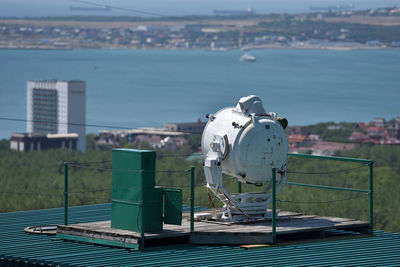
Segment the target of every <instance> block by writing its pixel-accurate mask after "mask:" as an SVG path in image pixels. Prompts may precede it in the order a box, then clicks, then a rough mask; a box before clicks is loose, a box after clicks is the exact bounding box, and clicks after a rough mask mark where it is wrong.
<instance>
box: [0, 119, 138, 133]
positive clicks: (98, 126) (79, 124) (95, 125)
mask: <svg viewBox="0 0 400 267" xmlns="http://www.w3.org/2000/svg"><path fill="white" fill-rule="evenodd" d="M0 120H4V121H20V122H37V123H47V124H58V125H59V124H61V125H73V126H86V127H96V128H113V129H115V128H117V129H124V130H131V129H133V128H132V127H125V126H111V125H99V124H84V123H71V122H57V121H42V120H27V119H18V118H8V117H0Z"/></svg>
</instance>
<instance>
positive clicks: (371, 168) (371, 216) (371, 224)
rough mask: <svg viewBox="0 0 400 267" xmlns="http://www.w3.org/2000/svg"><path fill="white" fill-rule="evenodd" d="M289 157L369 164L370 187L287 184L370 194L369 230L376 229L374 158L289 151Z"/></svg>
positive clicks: (273, 222) (273, 226) (274, 239)
mask: <svg viewBox="0 0 400 267" xmlns="http://www.w3.org/2000/svg"><path fill="white" fill-rule="evenodd" d="M288 157H297V158H311V159H321V160H334V161H342V162H357V163H364V164H366V165H367V166H369V183H368V186H369V188H368V189H357V188H347V187H336V186H326V185H315V184H304V183H295V182H287V183H286V184H288V185H293V186H302V187H308V188H319V189H327V190H340V191H348V192H357V193H366V194H368V196H369V227H370V230H369V231H370V233H373V230H374V173H373V171H374V162H373V161H372V160H369V159H356V158H345V157H328V156H316V155H309V154H298V153H288ZM272 242H273V243H276V169H275V168H273V169H272Z"/></svg>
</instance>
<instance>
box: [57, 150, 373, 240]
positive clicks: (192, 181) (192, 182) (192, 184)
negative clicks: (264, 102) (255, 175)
mask: <svg viewBox="0 0 400 267" xmlns="http://www.w3.org/2000/svg"><path fill="white" fill-rule="evenodd" d="M288 157H297V158H311V159H321V160H334V161H342V162H358V163H364V164H366V165H367V166H369V188H368V189H357V188H346V187H336V186H325V185H316V184H305V183H296V182H287V184H288V185H292V186H301V187H308V188H319V189H326V190H340V191H349V192H357V193H366V194H368V196H369V226H370V233H372V232H373V229H374V212H373V207H374V206H373V204H374V203H373V201H374V198H373V192H374V190H373V164H374V162H373V161H372V160H369V159H357V158H345V157H328V156H316V155H309V154H297V153H288ZM186 172H189V173H190V199H189V200H190V232H194V207H195V206H194V204H195V190H194V188H195V179H194V178H195V168H194V167H191V168H190V169H189V170H186ZM237 190H238V192H239V193H241V192H242V187H241V183H240V182H238V188H237ZM68 194H69V193H68V162H64V224H65V225H67V224H68ZM142 218H143V216H142ZM141 236H142V237H143V236H144V233H143V230H142V231H141ZM142 240H144V238H142ZM276 241H277V239H276V169H275V168H273V169H272V243H274V244H275V243H276ZM142 248H144V244H142Z"/></svg>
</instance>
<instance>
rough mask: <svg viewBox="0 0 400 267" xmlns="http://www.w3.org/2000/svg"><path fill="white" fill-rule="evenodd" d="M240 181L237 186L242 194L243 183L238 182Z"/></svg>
mask: <svg viewBox="0 0 400 267" xmlns="http://www.w3.org/2000/svg"><path fill="white" fill-rule="evenodd" d="M237 183H238V188H237V191H238V193H239V194H240V193H242V183H241V182H239V181H238V182H237Z"/></svg>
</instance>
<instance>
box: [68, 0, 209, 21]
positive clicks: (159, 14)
mask: <svg viewBox="0 0 400 267" xmlns="http://www.w3.org/2000/svg"><path fill="white" fill-rule="evenodd" d="M69 1H71V2H76V3H81V4H86V5H91V6H95V7H104V6H107V7H110V8H112V9H116V10H121V11H128V12H132V13H137V14H143V15H149V16H155V17H160V18H168V19H176V20H183V21H184V20H189V21H193V22H203V21H202V20H200V19H194V18H191V17H187V16H183V17H179V16H167V15H165V14H161V13H155V12H149V11H143V10H139V9H133V8H124V7H118V6H112V5H107V4H98V3H94V2H91V1H84V0H69ZM207 23H208V24H213V23H211V22H207ZM214 24H215V23H214Z"/></svg>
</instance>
